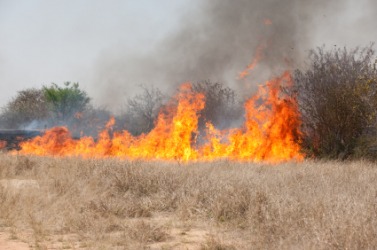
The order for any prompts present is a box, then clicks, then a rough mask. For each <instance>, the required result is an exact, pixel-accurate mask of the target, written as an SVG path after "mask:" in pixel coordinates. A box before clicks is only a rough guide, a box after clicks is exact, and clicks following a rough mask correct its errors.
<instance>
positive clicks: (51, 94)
mask: <svg viewBox="0 0 377 250" xmlns="http://www.w3.org/2000/svg"><path fill="white" fill-rule="evenodd" d="M43 92H44V95H45V98H46V100H47V102H48V103H49V107H50V110H51V111H52V113H53V115H54V116H55V117H56V119H57V120H58V121H67V120H68V119H71V118H72V117H74V116H75V114H77V113H81V112H83V111H85V109H86V108H87V106H88V104H89V102H90V98H89V97H88V95H87V93H86V92H85V91H83V90H81V89H80V88H79V84H78V83H71V82H65V83H64V87H60V86H58V85H56V84H55V83H52V84H51V86H49V87H46V86H44V87H43Z"/></svg>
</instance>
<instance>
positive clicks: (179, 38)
mask: <svg viewBox="0 0 377 250" xmlns="http://www.w3.org/2000/svg"><path fill="white" fill-rule="evenodd" d="M193 4H198V5H199V6H200V7H199V8H197V9H195V10H191V11H188V12H187V13H184V15H183V17H182V19H181V23H180V24H179V25H178V29H177V31H176V32H175V33H173V34H171V35H170V36H168V37H167V38H165V39H163V40H162V41H161V42H160V43H159V44H158V45H157V46H156V47H155V48H152V49H150V50H148V51H143V52H142V53H140V52H137V53H135V54H133V55H130V54H129V53H124V52H123V51H116V52H114V53H113V54H112V55H106V56H103V57H102V58H100V60H99V62H98V64H97V67H98V68H97V72H98V75H97V76H96V81H97V86H98V89H99V90H100V91H99V93H101V97H102V99H103V102H104V103H106V104H107V105H109V106H110V107H111V106H112V105H113V104H117V105H119V103H120V102H121V100H124V99H125V97H126V95H130V94H131V95H132V94H134V93H135V86H136V85H137V84H146V85H148V84H153V85H155V86H157V87H159V88H161V89H162V90H167V89H175V88H176V86H177V84H179V83H182V82H185V81H191V82H197V81H202V80H207V79H209V80H211V81H220V82H225V83H227V84H229V86H231V87H235V88H236V89H238V90H242V91H243V93H244V92H250V91H251V90H252V89H253V87H252V86H255V83H261V82H262V81H264V80H267V79H268V78H270V77H272V76H274V75H275V76H276V75H277V74H279V73H280V72H281V71H283V70H286V69H294V68H296V67H298V65H302V64H303V62H304V59H305V57H306V55H307V51H308V49H312V48H314V47H315V46H321V45H322V44H324V43H326V41H330V42H338V41H339V40H336V39H337V37H335V39H334V40H331V39H330V37H331V35H330V34H329V33H331V32H332V33H338V34H339V36H338V38H340V39H348V38H350V37H351V35H350V33H351V32H355V31H356V28H357V29H359V30H358V31H357V32H360V30H361V29H360V27H359V25H361V26H362V27H365V26H366V25H365V24H364V25H362V24H360V23H359V22H362V21H363V20H364V21H368V20H370V19H368V18H370V17H371V16H372V15H373V14H375V13H372V12H375V10H376V8H374V9H373V7H377V6H372V5H371V4H374V5H377V4H376V3H375V2H374V1H372V0H370V1H369V0H363V1H359V2H358V3H357V5H358V6H360V5H362V10H364V9H367V10H369V12H368V13H367V15H366V16H362V17H361V18H360V20H357V22H353V23H352V25H351V26H349V27H344V26H342V25H343V24H344V19H346V18H353V16H352V15H353V14H352V9H353V8H354V4H356V3H355V1H352V0H349V1H343V0H316V1H312V0H263V1H261V0H219V1H212V0H206V1H193ZM363 18H364V19H363ZM373 20H374V19H373ZM357 23H359V24H357ZM374 24H375V22H374ZM371 25H373V24H369V26H368V27H369V28H370V29H372V26H371ZM346 28H347V29H351V30H346ZM352 29H353V30H352ZM345 33H346V34H347V35H344V34H345ZM319 34H320V35H322V38H326V39H327V40H326V39H323V41H321V38H319V36H318V35H319ZM326 36H327V37H326ZM343 41H344V40H343ZM343 41H342V42H343ZM369 42H370V41H368V40H365V41H363V44H357V45H365V44H368V43H369ZM349 44H351V45H354V44H352V41H351V42H350V43H349ZM330 46H332V44H330ZM259 47H264V49H263V50H262V53H261V54H262V59H261V60H260V62H259V63H258V66H257V67H256V68H255V69H254V70H253V71H252V72H251V73H250V75H249V77H248V78H247V79H246V80H237V76H238V73H239V72H240V71H242V70H244V69H245V68H246V66H247V65H248V64H249V63H251V62H252V60H253V57H255V56H256V51H257V50H258V48H259Z"/></svg>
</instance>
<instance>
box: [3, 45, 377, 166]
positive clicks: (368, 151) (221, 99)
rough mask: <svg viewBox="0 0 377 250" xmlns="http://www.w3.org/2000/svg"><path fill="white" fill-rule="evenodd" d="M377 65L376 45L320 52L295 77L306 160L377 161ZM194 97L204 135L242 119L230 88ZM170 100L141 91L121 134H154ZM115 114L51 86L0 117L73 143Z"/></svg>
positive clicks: (203, 86)
mask: <svg viewBox="0 0 377 250" xmlns="http://www.w3.org/2000/svg"><path fill="white" fill-rule="evenodd" d="M376 63H377V60H376V59H375V50H374V49H373V45H370V46H367V47H363V48H360V47H357V48H353V49H347V48H336V47H334V48H332V49H326V48H325V47H319V48H316V49H313V50H311V51H310V53H309V56H308V60H307V64H306V65H305V67H304V68H301V69H297V70H295V71H294V73H293V80H294V85H293V88H289V89H286V92H287V93H288V94H290V95H292V96H294V98H296V99H297V102H298V106H299V111H300V115H301V120H302V125H301V131H302V135H301V138H300V143H301V145H302V150H303V151H304V153H305V154H306V155H307V157H315V158H329V159H354V158H368V159H373V160H374V159H377V69H376ZM193 90H194V91H197V92H201V93H204V94H205V96H206V106H205V108H204V110H202V111H201V114H200V120H199V129H204V126H205V123H206V122H207V121H211V122H212V123H213V124H214V125H215V126H216V127H218V128H220V129H223V128H228V127H231V126H232V124H233V122H234V121H235V120H238V119H240V117H242V115H243V108H242V106H243V103H242V100H240V98H238V96H237V94H236V92H235V91H234V90H233V89H231V88H229V87H227V86H225V85H224V84H223V83H218V82H211V81H203V82H198V83H194V84H193ZM168 99H169V97H168V96H166V95H164V94H163V93H162V92H161V91H160V90H159V89H158V88H156V87H149V88H148V87H145V86H141V92H140V94H138V95H136V96H134V97H132V98H130V99H128V100H127V101H126V103H125V104H126V105H125V108H124V110H123V111H122V112H121V113H120V114H117V115H116V120H117V125H116V126H117V127H116V128H115V129H127V130H128V131H129V132H130V133H131V134H133V135H140V134H142V133H147V132H149V131H150V130H151V129H153V126H154V122H155V120H156V118H157V115H158V112H159V110H160V108H161V107H162V106H163V105H164V104H166V102H167V100H168ZM111 115H112V114H111V113H110V112H109V111H107V110H106V109H105V108H98V107H94V106H93V105H92V103H91V99H90V98H89V96H88V94H87V93H86V92H85V91H84V90H82V89H80V86H79V84H78V83H71V82H66V83H64V84H63V86H59V85H57V84H54V83H53V84H51V85H49V86H43V87H42V88H40V89H35V88H32V89H25V90H22V91H19V92H18V93H17V95H16V96H15V97H14V98H12V99H11V101H9V103H8V104H6V105H5V106H4V107H3V108H2V110H1V113H0V126H1V127H3V128H34V127H35V128H42V127H51V126H57V125H65V126H69V128H70V129H71V131H72V133H73V134H74V136H75V135H76V136H80V135H82V134H86V135H95V134H97V132H98V131H99V129H101V128H103V127H104V125H105V124H106V122H107V121H108V119H109V118H110V116H111Z"/></svg>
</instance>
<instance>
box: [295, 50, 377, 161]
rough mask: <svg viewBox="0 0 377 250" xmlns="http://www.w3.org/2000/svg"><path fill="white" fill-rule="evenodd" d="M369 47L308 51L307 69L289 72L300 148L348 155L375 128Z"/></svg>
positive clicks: (376, 98)
mask: <svg viewBox="0 0 377 250" xmlns="http://www.w3.org/2000/svg"><path fill="white" fill-rule="evenodd" d="M373 56H374V50H373V48H372V45H371V46H369V47H365V48H355V49H352V50H347V49H346V48H343V49H339V48H334V49H332V50H328V51H325V49H324V47H322V48H317V50H312V51H311V52H310V60H311V64H310V65H309V68H308V69H307V70H297V71H296V72H295V76H294V78H295V86H296V87H295V91H297V94H298V102H299V107H300V111H301V115H302V120H303V133H304V135H303V146H304V148H305V149H306V150H307V152H308V153H309V154H312V155H314V156H320V157H329V158H347V157H350V156H353V154H354V152H355V148H356V147H357V144H358V141H360V138H361V137H362V136H364V135H365V133H367V132H368V131H370V130H375V128H376V127H375V126H376V124H375V123H376V107H377V77H376V76H377V72H376V67H375V64H373V60H372V59H373Z"/></svg>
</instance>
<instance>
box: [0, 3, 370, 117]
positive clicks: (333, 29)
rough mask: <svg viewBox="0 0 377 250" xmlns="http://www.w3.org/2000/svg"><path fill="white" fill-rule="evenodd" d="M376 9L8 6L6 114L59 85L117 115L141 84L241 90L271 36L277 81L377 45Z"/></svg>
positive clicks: (1, 55)
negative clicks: (318, 51)
mask: <svg viewBox="0 0 377 250" xmlns="http://www.w3.org/2000/svg"><path fill="white" fill-rule="evenodd" d="M261 2H263V4H262V3H261ZM277 2H278V3H279V4H276V3H277ZM312 2H314V3H312ZM282 3H283V4H284V3H286V4H284V5H283V4H282ZM376 7H377V4H375V3H374V1H373V0H359V1H356V0H342V1H341V0H328V1H325V0H318V1H309V0H303V1H299V0H280V1H277V0H266V1H257V0H255V1H254V0H232V1H230V0H217V1H215V0H213V1H212V0H159V1H153V0H109V1H104V0H65V1H63V0H60V1H59V0H0V88H1V90H0V107H1V106H4V105H5V104H6V103H7V102H8V101H9V100H10V99H11V98H12V97H14V96H15V95H16V93H17V91H20V90H23V89H26V88H32V87H35V88H40V87H41V86H43V85H49V84H50V83H52V82H54V83H57V84H62V83H63V82H65V81H72V82H79V83H80V86H81V87H82V88H83V89H84V90H85V91H87V92H88V94H89V96H91V97H92V98H93V103H94V104H95V105H98V106H102V107H107V108H109V109H112V110H116V109H117V107H118V106H120V105H121V104H122V102H124V101H125V100H126V98H127V97H130V96H132V95H134V94H135V93H137V91H138V90H139V88H138V86H139V85H140V84H145V85H148V84H156V85H157V86H159V87H160V88H162V89H164V88H166V89H169V87H170V86H176V84H178V83H179V82H184V81H199V80H206V79H209V78H211V79H212V78H214V80H216V81H225V82H227V83H229V84H230V85H231V86H234V85H236V84H237V82H236V81H235V78H236V75H237V72H239V71H241V70H242V69H243V68H244V67H245V66H246V65H247V64H248V63H250V61H251V59H252V57H253V55H254V54H255V51H256V48H257V47H258V45H259V43H261V41H264V40H263V39H266V40H265V41H269V43H273V44H272V45H271V48H269V49H267V50H268V52H269V55H275V56H272V57H274V60H269V61H268V60H266V63H265V64H264V68H260V69H259V70H260V71H259V72H261V73H260V75H264V77H265V75H268V76H267V77H271V74H274V73H275V72H274V70H272V69H275V68H276V67H275V65H277V64H278V65H279V66H282V67H283V68H284V67H285V66H286V65H284V63H283V58H287V57H290V58H291V59H292V60H295V61H296V64H295V66H297V65H298V64H304V58H305V55H306V54H307V52H308V50H309V49H312V48H315V47H316V46H322V45H323V44H326V46H327V47H329V48H331V46H334V45H337V46H339V47H342V46H347V47H354V46H358V45H359V46H367V45H369V44H370V43H371V42H374V41H376V40H377V15H376V14H377V13H376V12H377V10H376ZM238 13H239V14H238ZM264 18H269V19H271V20H272V25H271V27H266V26H265V24H264V23H263V20H264ZM228 24H229V25H228ZM271 41H272V42H271ZM293 49H294V50H295V52H291V50H293ZM276 55H279V56H276ZM267 62H268V63H267ZM287 67H288V66H287ZM279 68H281V67H279ZM255 74H257V73H255ZM262 78H263V77H262ZM262 78H258V77H257V76H255V79H257V80H258V81H262ZM232 84H233V85H232Z"/></svg>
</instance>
